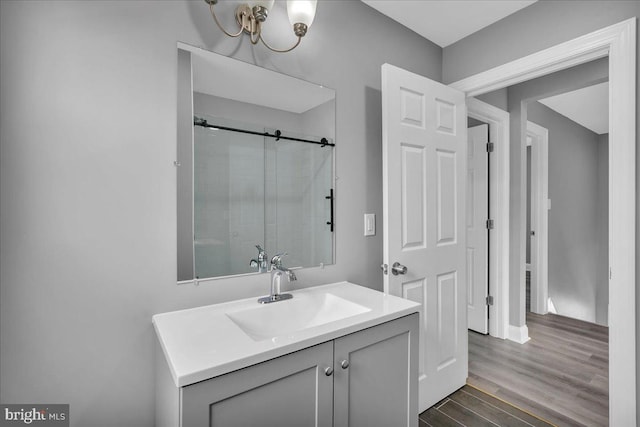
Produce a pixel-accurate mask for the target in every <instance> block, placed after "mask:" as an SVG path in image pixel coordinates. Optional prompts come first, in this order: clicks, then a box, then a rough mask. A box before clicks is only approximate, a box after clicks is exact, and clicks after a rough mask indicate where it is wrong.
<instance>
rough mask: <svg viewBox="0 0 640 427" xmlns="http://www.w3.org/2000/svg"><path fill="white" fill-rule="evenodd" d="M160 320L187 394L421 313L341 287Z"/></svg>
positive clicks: (164, 344) (174, 372) (404, 303)
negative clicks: (189, 388)
mask: <svg viewBox="0 0 640 427" xmlns="http://www.w3.org/2000/svg"><path fill="white" fill-rule="evenodd" d="M0 1H2V0H0ZM291 294H292V295H293V298H292V299H290V300H285V301H278V302H274V303H271V304H265V305H261V304H258V302H257V300H256V298H255V297H252V298H247V299H242V300H236V301H229V302H226V303H221V304H214V305H208V306H204V307H196V308H191V309H187V310H180V311H173V312H169V313H161V314H156V315H155V316H153V325H154V327H155V330H156V333H157V335H158V339H159V343H160V346H161V348H162V352H163V353H164V355H165V358H166V360H167V363H168V364H169V368H170V370H171V376H172V377H173V381H174V382H175V385H176V386H177V387H184V386H188V385H191V384H195V383H197V382H200V381H204V380H206V379H209V378H213V377H215V376H218V375H224V374H227V373H229V372H232V371H235V370H238V369H242V368H246V367H247V366H251V365H255V364H256V363H260V362H264V361H266V360H270V359H273V358H276V357H280V356H283V355H285V354H289V353H292V352H294V351H298V350H302V349H304V348H307V347H311V346H313V345H316V344H321V343H323V342H327V341H330V340H333V339H336V338H338V337H342V336H345V335H348V334H351V333H354V332H357V331H360V330H362V329H365V328H369V327H372V326H375V325H379V324H381V323H384V322H388V321H391V320H394V319H397V318H399V317H402V316H406V315H408V314H411V313H416V312H418V310H419V309H420V305H419V304H417V303H415V302H412V301H408V300H406V299H403V298H398V297H394V296H392V295H385V294H383V293H381V292H378V291H374V290H373V289H369V288H365V287H362V286H358V285H354V284H353V283H348V282H340V283H333V284H330V285H323V286H314V287H310V288H306V289H297V290H294V291H291Z"/></svg>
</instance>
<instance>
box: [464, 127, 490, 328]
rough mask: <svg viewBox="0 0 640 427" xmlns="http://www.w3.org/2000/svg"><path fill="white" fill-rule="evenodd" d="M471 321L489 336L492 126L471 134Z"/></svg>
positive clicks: (468, 228) (468, 225) (468, 262)
mask: <svg viewBox="0 0 640 427" xmlns="http://www.w3.org/2000/svg"><path fill="white" fill-rule="evenodd" d="M467 132H468V134H467V209H466V232H467V254H466V255H467V258H466V266H467V311H468V314H467V320H468V327H469V329H471V330H474V331H476V332H480V333H481V334H487V333H489V307H488V305H487V296H488V295H489V274H488V273H489V272H488V268H487V267H488V265H489V258H488V252H489V251H488V249H489V230H488V227H487V219H488V218H489V153H488V152H487V143H488V142H489V126H488V125H480V126H475V127H472V128H469V129H468V130H467Z"/></svg>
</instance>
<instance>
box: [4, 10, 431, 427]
mask: <svg viewBox="0 0 640 427" xmlns="http://www.w3.org/2000/svg"><path fill="white" fill-rule="evenodd" d="M277 4H278V5H279V6H278V7H280V8H282V7H283V6H282V4H283V2H278V3H277ZM221 5H222V3H221ZM227 12H229V11H227ZM225 16H226V12H225ZM277 16H281V18H277ZM228 18H229V19H225V22H226V24H227V26H228V27H230V25H231V21H232V20H233V18H231V17H230V16H228ZM272 18H273V20H272V21H271V22H274V23H277V22H280V23H281V24H282V26H285V25H286V26H287V27H288V23H287V18H286V16H285V15H284V10H283V9H281V10H279V11H278V10H274V11H273V13H272V15H271V16H270V20H271V19H272ZM274 25H275V24H274ZM372 28H375V31H371V29H372ZM276 30H277V28H276ZM265 31H266V30H265ZM276 33H277V31H276V32H275V33H271V34H265V37H267V36H269V37H270V38H269V40H270V41H271V42H272V43H273V44H279V45H284V44H287V43H289V42H290V41H292V38H293V37H292V36H291V37H288V38H287V40H283V39H282V38H283V37H284V36H283V37H280V38H279V36H278V35H277V34H276ZM177 41H183V42H185V43H189V44H192V45H199V46H204V47H206V48H208V49H210V50H214V51H216V52H218V53H221V54H224V55H231V56H234V57H236V58H239V59H242V60H244V61H248V62H252V63H256V64H258V65H261V66H264V67H267V68H270V69H274V70H277V71H281V72H285V73H288V74H291V75H294V76H297V77H301V78H305V79H306V80H309V81H312V82H315V83H321V84H324V85H326V86H328V87H331V88H334V89H336V91H337V100H336V107H337V124H336V126H337V132H336V142H337V144H338V147H337V176H338V178H339V179H338V186H337V190H336V196H337V205H336V208H337V218H336V224H337V228H336V232H337V234H336V238H337V248H336V257H337V263H336V265H335V266H330V267H326V268H325V269H324V270H321V269H310V270H305V271H303V272H300V274H298V279H299V280H298V285H299V286H307V285H313V284H320V283H327V282H332V281H337V280H345V279H346V280H351V281H354V282H356V283H361V284H363V285H366V286H369V287H371V288H375V289H382V276H381V273H380V269H379V264H380V263H381V261H382V234H381V228H380V227H379V228H378V230H377V234H376V236H375V237H367V238H365V237H363V236H362V215H363V213H365V212H371V213H375V214H377V216H378V224H381V223H382V222H381V219H382V218H381V215H382V193H381V191H380V188H381V184H382V172H381V169H382V157H381V156H382V154H381V126H380V118H381V102H380V66H381V65H382V64H383V63H384V62H389V63H392V64H395V65H397V66H399V67H402V68H405V69H408V70H411V71H413V72H416V73H419V74H422V75H425V76H428V77H430V78H431V79H434V80H438V81H439V80H441V66H442V62H441V52H442V51H441V49H440V48H439V47H437V46H436V45H434V44H432V43H430V42H428V41H426V40H424V39H423V38H421V37H420V36H418V35H417V34H415V33H414V32H412V31H409V30H407V29H405V28H403V27H401V26H400V25H398V24H397V23H395V22H394V21H392V20H390V19H388V18H386V17H383V16H382V15H380V14H379V13H378V12H376V11H374V10H373V9H371V8H369V7H368V6H366V5H364V4H363V3H361V2H357V1H344V2H332V1H328V2H320V4H319V5H318V13H317V16H316V19H315V22H314V24H313V26H312V27H311V28H310V30H309V33H308V35H307V36H306V37H305V39H304V40H303V42H302V44H301V46H300V47H299V48H297V49H296V50H295V51H293V52H291V53H288V54H284V55H279V54H273V53H270V52H269V51H267V50H266V49H265V48H263V47H261V46H257V47H255V48H252V47H251V45H250V43H249V41H248V40H247V39H246V38H244V39H242V40H237V39H229V38H226V37H225V36H223V35H222V34H221V32H220V31H219V30H218V29H217V28H216V27H215V24H214V23H213V22H212V20H211V16H210V15H209V12H208V10H207V7H206V5H205V4H204V2H202V1H193V2H186V1H162V2H153V4H151V3H149V2H135V1H132V2H100V1H91V2H75V1H71V2H61V1H60V2H50V1H43V2H37V1H29V2H5V1H2V2H0V64H1V67H2V68H1V72H0V91H1V92H2V97H1V100H0V108H1V111H2V115H1V117H0V141H1V144H0V165H1V167H0V216H1V217H2V221H1V224H0V234H1V235H2V239H1V242H0V244H1V247H0V349H1V350H0V351H1V353H0V378H1V383H0V400H1V401H2V402H3V403H10V402H12V403H25V402H55V403H58V402H60V403H64V402H68V403H70V404H71V425H72V426H105V425H113V426H140V427H142V426H152V425H153V416H154V415H153V414H154V372H153V360H154V353H153V349H154V343H155V336H154V332H153V328H152V325H151V316H152V315H153V314H154V313H158V312H164V311H169V310H175V309H181V308H186V307H194V306H200V305H205V304H212V303H216V302H220V301H224V300H229V299H233V298H239V297H248V296H257V295H260V294H264V293H265V292H266V291H267V289H268V277H267V276H266V275H261V276H256V277H251V278H243V279H228V280H219V281H215V282H213V283H208V284H202V285H200V286H199V287H195V286H193V285H185V286H180V287H179V286H177V285H176V283H175V282H176V268H177V267H176V171H175V168H174V166H173V161H174V160H175V158H176V78H177V49H176V42H177ZM399 47H401V48H399Z"/></svg>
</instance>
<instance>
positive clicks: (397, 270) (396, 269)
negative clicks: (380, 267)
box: [391, 262, 407, 276]
mask: <svg viewBox="0 0 640 427" xmlns="http://www.w3.org/2000/svg"><path fill="white" fill-rule="evenodd" d="M391 272H392V273H393V275H394V276H397V275H398V274H407V267H405V266H404V265H402V264H400V263H399V262H394V263H393V265H392V266H391Z"/></svg>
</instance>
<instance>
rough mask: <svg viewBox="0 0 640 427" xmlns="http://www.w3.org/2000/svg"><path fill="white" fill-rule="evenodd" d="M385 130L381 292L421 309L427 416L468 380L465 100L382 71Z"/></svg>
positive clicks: (422, 404) (406, 75) (398, 72)
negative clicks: (431, 408)
mask: <svg viewBox="0 0 640 427" xmlns="http://www.w3.org/2000/svg"><path fill="white" fill-rule="evenodd" d="M382 130H383V132H382V134H383V137H382V153H383V154H382V163H383V214H384V215H383V217H384V221H383V231H384V238H383V240H384V263H385V264H386V265H387V274H385V276H384V288H385V292H387V293H389V294H392V295H397V296H400V297H403V298H407V299H410V300H413V301H416V302H419V303H420V304H422V309H421V313H420V317H421V319H420V327H421V332H420V362H419V382H418V384H419V397H418V402H419V408H420V411H424V410H425V409H427V408H429V407H430V406H432V405H433V404H434V403H436V402H438V401H439V400H441V399H442V398H444V397H445V396H448V395H449V394H450V393H452V392H453V391H455V390H457V389H458V388H460V387H462V386H463V385H464V384H465V381H466V378H467V370H468V366H467V359H468V354H467V339H468V337H467V308H466V307H467V304H466V302H467V289H466V243H465V242H466V232H465V204H466V200H465V186H466V172H467V169H466V162H467V157H466V156H467V154H466V151H467V147H466V144H467V143H466V134H467V127H466V106H465V96H464V94H463V93H462V92H460V91H457V90H455V89H451V88H449V87H447V86H445V85H443V84H440V83H438V82H435V81H432V80H429V79H427V78H425V77H422V76H419V75H417V74H413V73H410V72H408V71H405V70H402V69H400V68H397V67H394V66H392V65H389V64H385V65H383V66H382Z"/></svg>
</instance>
